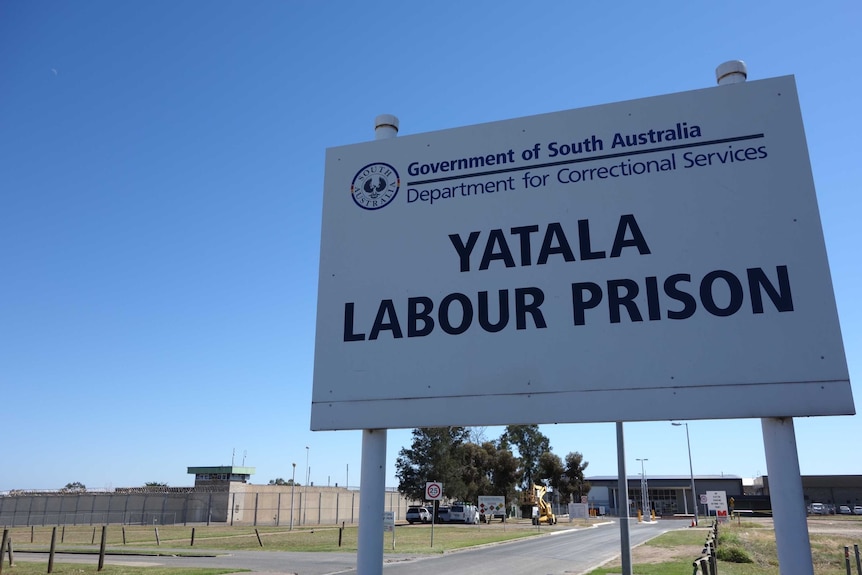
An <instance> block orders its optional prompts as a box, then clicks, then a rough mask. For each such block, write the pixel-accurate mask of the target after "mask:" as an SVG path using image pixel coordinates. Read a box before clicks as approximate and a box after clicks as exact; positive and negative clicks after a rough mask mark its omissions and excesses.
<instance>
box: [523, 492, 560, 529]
mask: <svg viewBox="0 0 862 575" xmlns="http://www.w3.org/2000/svg"><path fill="white" fill-rule="evenodd" d="M547 492H548V488H547V487H545V486H544V485H536V484H533V491H532V493H529V494H525V495H528V496H529V497H528V500H529V504H531V505H533V506H536V507H537V508H538V511H539V512H538V514H537V515H536V516H535V517H533V525H538V524H540V523H547V524H548V525H555V524H556V523H557V516H556V515H554V512H553V510H552V509H551V504H550V503H548V502H547V501H545V494H546V493H547Z"/></svg>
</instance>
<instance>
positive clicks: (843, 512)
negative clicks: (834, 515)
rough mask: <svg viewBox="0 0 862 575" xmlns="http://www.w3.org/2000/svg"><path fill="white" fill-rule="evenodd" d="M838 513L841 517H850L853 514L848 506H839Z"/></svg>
mask: <svg viewBox="0 0 862 575" xmlns="http://www.w3.org/2000/svg"><path fill="white" fill-rule="evenodd" d="M838 513H839V514H841V515H852V514H853V512H852V511H851V510H850V506H849V505H841V506H840V507H838Z"/></svg>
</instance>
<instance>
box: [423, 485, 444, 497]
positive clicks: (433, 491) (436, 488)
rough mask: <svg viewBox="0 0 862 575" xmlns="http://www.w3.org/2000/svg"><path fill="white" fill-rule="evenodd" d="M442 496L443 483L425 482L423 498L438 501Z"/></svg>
mask: <svg viewBox="0 0 862 575" xmlns="http://www.w3.org/2000/svg"><path fill="white" fill-rule="evenodd" d="M442 498H443V484H442V483H437V482H436V481H429V482H428V483H426V484H425V499H428V500H430V501H439V500H440V499H442Z"/></svg>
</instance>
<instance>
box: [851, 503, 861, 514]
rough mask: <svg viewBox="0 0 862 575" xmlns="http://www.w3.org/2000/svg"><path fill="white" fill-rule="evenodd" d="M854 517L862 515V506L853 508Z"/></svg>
mask: <svg viewBox="0 0 862 575" xmlns="http://www.w3.org/2000/svg"><path fill="white" fill-rule="evenodd" d="M853 515H862V505H857V506H856V507H854V508H853Z"/></svg>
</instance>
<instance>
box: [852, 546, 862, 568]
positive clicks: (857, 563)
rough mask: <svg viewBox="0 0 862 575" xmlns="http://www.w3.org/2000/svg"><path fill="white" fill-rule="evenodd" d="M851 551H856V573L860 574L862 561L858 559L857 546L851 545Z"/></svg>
mask: <svg viewBox="0 0 862 575" xmlns="http://www.w3.org/2000/svg"><path fill="white" fill-rule="evenodd" d="M853 551H855V552H856V573H858V574H859V575H862V561H860V559H859V546H858V545H853Z"/></svg>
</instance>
